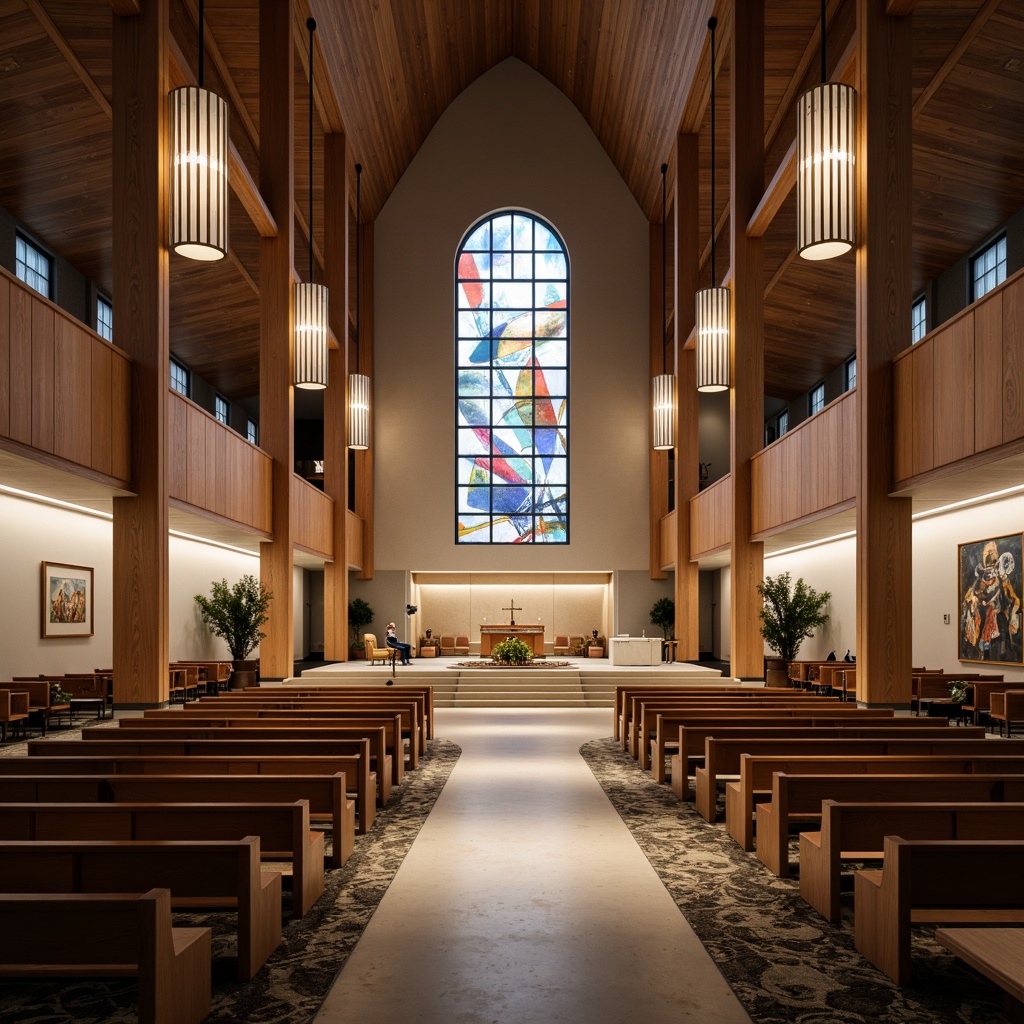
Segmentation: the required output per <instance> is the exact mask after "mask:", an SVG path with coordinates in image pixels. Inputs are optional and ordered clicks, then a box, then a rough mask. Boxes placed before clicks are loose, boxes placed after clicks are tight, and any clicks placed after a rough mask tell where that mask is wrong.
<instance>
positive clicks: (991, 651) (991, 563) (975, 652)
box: [957, 533, 1024, 665]
mask: <svg viewBox="0 0 1024 1024" xmlns="http://www.w3.org/2000/svg"><path fill="white" fill-rule="evenodd" d="M959 548H960V557H959V564H958V577H957V582H958V585H959V588H960V589H959V594H958V599H959V602H960V623H959V641H958V643H959V650H958V656H959V660H960V661H983V662H989V663H991V664H995V665H1020V664H1024V649H1022V643H1021V641H1022V637H1021V605H1020V594H1021V570H1022V565H1021V563H1022V559H1021V534H1019V533H1011V534H1010V535H1009V536H1006V537H991V538H989V539H988V540H976V541H971V543H969V544H961V545H960V546H959Z"/></svg>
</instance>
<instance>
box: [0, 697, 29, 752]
mask: <svg viewBox="0 0 1024 1024" xmlns="http://www.w3.org/2000/svg"><path fill="white" fill-rule="evenodd" d="M28 707H29V705H28V693H27V692H25V691H24V690H22V691H17V690H0V742H2V743H6V742H7V726H8V724H9V725H10V726H11V727H12V731H13V732H15V733H16V732H17V731H18V729H20V728H21V726H22V725H23V724H24V723H25V722H27V721H28Z"/></svg>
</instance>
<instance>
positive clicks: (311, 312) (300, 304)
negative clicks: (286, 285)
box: [294, 281, 330, 391]
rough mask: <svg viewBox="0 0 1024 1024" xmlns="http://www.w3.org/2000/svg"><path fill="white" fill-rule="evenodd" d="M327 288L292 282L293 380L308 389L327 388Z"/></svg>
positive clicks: (328, 333)
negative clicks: (293, 322) (293, 299)
mask: <svg viewBox="0 0 1024 1024" xmlns="http://www.w3.org/2000/svg"><path fill="white" fill-rule="evenodd" d="M329 339H330V328H329V327H328V323H327V289H326V288H325V287H324V286H323V285H322V284H313V283H312V282H308V283H307V282H304V281H300V282H299V283H298V284H296V285H295V355H294V382H295V386H296V387H297V388H305V389H306V390H308V391H314V390H319V389H321V388H325V387H327V348H328V342H329Z"/></svg>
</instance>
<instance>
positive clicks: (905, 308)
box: [856, 0, 913, 704]
mask: <svg viewBox="0 0 1024 1024" xmlns="http://www.w3.org/2000/svg"><path fill="white" fill-rule="evenodd" d="M885 9H886V3H885V0H857V39H858V53H857V409H858V415H859V420H860V423H859V432H860V443H859V454H860V468H859V473H858V493H857V652H856V653H857V699H858V701H863V702H864V703H867V704H908V703H909V701H910V665H911V639H912V637H911V633H912V628H913V624H912V619H911V602H912V588H911V582H912V547H911V519H910V513H911V505H910V499H909V498H890V497H889V491H890V490H891V489H892V488H891V481H892V476H893V458H892V456H893V450H894V446H893V393H892V392H893V383H892V359H893V356H895V355H896V353H897V352H900V351H901V350H902V349H904V348H906V347H907V344H908V343H909V335H910V298H911V296H910V264H911V206H912V203H911V192H910V186H911V170H912V168H911V109H912V105H911V82H910V67H911V22H910V18H902V17H888V16H886V13H885Z"/></svg>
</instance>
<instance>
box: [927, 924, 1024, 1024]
mask: <svg viewBox="0 0 1024 1024" xmlns="http://www.w3.org/2000/svg"><path fill="white" fill-rule="evenodd" d="M935 941H936V942H937V943H938V944H939V945H940V946H945V947H946V949H948V950H949V951H950V952H952V953H955V954H956V955H957V956H958V957H960V959H961V960H963V961H964V963H967V964H970V966H971V967H973V968H974V969H975V970H976V971H978V972H979V973H980V974H983V975H985V977H986V978H988V979H989V981H994V982H995V983H996V984H997V985H998V986H999V987H1000V988H1001V989H1002V990H1003V992H1004V993H1005V1001H1004V1007H1003V1013H1004V1015H1005V1016H1006V1019H1007V1020H1009V1021H1013V1022H1015V1024H1018V1022H1019V1021H1021V1020H1024V928H936V930H935Z"/></svg>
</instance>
